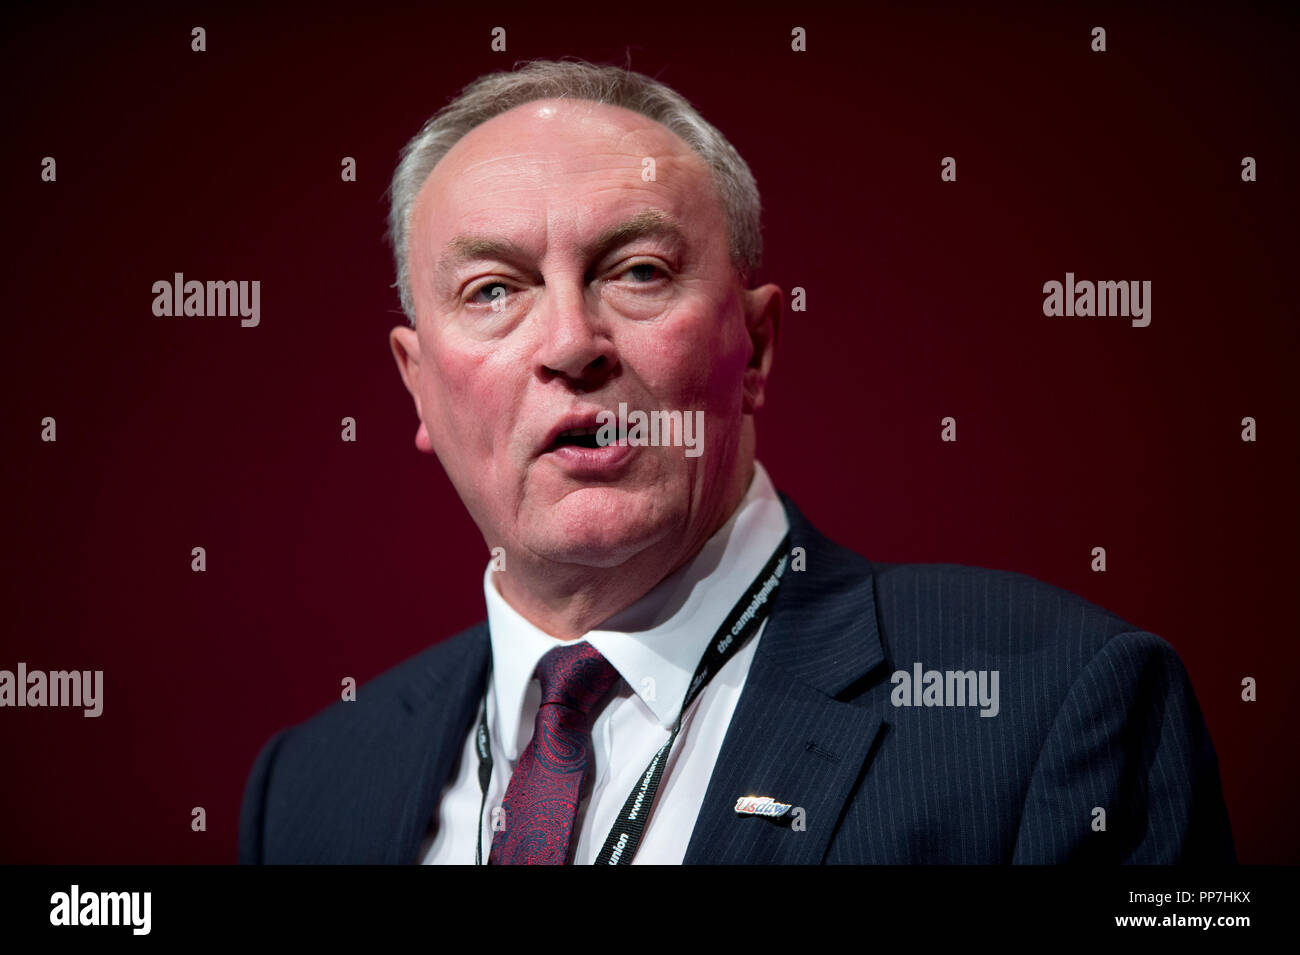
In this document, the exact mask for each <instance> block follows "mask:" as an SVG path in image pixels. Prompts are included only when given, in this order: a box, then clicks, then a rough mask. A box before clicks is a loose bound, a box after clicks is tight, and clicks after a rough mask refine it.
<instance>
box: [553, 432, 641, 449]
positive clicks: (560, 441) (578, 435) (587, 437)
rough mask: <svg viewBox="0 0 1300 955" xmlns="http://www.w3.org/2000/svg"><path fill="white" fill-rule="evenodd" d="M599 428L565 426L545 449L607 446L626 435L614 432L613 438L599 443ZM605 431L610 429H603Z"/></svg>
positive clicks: (617, 441)
mask: <svg viewBox="0 0 1300 955" xmlns="http://www.w3.org/2000/svg"><path fill="white" fill-rule="evenodd" d="M601 430H602V429H601V428H567V429H565V430H564V431H561V432H560V433H559V434H558V435H556V437H555V440H554V441H552V442H551V444H550V446H549V447H548V448H547V449H546V450H547V451H548V452H550V451H556V450H558V449H560V448H591V449H592V450H595V449H596V448H603V447H608V446H609V445H610V444H620V443H622V441H623V439H624V438H626V437H627V435H626V433H624V432H615V434H614V440H613V441H610V442H609V443H608V444H601V443H600V442H599V441H598V440H597V438H598V436H599V434H600V432H601ZM605 430H606V431H607V432H608V431H609V430H610V429H605Z"/></svg>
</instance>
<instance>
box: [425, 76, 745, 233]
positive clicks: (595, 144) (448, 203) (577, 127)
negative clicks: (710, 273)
mask: <svg viewBox="0 0 1300 955" xmlns="http://www.w3.org/2000/svg"><path fill="white" fill-rule="evenodd" d="M644 207H653V208H658V209H663V210H666V211H667V212H668V213H669V214H671V215H672V216H674V217H675V218H677V219H679V220H680V221H681V222H682V224H683V226H684V227H685V228H686V229H687V230H689V231H693V232H695V233H697V238H698V237H699V236H704V235H707V234H708V233H710V232H716V231H719V230H724V229H725V227H724V224H723V216H722V210H721V204H720V202H719V201H718V197H717V194H716V189H715V186H714V180H713V176H712V174H711V171H710V169H709V167H708V165H707V163H705V161H704V160H703V159H702V158H701V157H700V156H699V155H698V154H697V153H696V152H695V151H694V150H693V149H692V148H691V147H690V146H689V145H688V144H687V143H686V142H685V141H684V140H683V139H682V138H681V137H679V136H678V135H677V134H676V133H674V132H672V131H671V130H669V129H668V128H667V127H665V126H663V125H661V124H659V123H657V122H655V121H654V120H652V119H649V118H648V117H645V116H642V115H640V114H639V113H636V112H633V111H631V110H627V109H623V108H621V107H617V106H608V105H605V104H601V103H593V102H587V101H583V100H537V101H534V102H531V103H526V104H524V105H522V106H517V107H515V108H514V109H512V110H509V111H507V112H505V113H501V114H499V115H497V116H494V117H493V118H492V119H489V120H487V121H486V122H484V123H482V124H480V125H479V126H476V127H475V128H474V129H472V130H470V132H468V133H467V134H466V135H465V136H463V137H462V138H461V139H460V140H459V141H458V142H457V143H456V144H455V145H454V146H452V148H451V149H450V150H448V152H447V154H446V155H445V156H443V158H442V159H441V160H440V161H439V162H438V164H437V165H436V166H435V167H434V169H433V171H432V172H431V173H430V175H429V177H428V179H427V180H426V181H425V183H424V185H423V187H422V188H421V189H420V193H419V195H418V196H417V198H416V203H415V207H414V210H413V212H412V230H411V231H412V239H413V240H415V239H416V236H417V235H418V241H419V244H420V245H421V246H423V247H424V249H426V250H428V251H429V252H433V253H434V254H436V252H437V250H438V249H439V248H440V247H441V246H442V245H443V244H445V243H446V242H447V241H449V240H450V239H451V238H452V237H453V236H455V235H457V234H459V233H462V232H464V231H465V230H466V229H476V230H488V231H496V232H511V231H512V230H516V231H517V230H524V231H527V230H529V229H536V228H539V227H549V228H551V229H552V230H554V229H556V228H557V227H558V228H570V229H573V230H577V231H581V230H583V229H600V228H602V227H604V226H605V225H608V223H609V221H610V220H611V218H612V217H613V218H616V217H618V216H621V215H630V214H635V213H636V212H637V211H639V210H640V208H644ZM540 219H544V220H545V221H539V220H540Z"/></svg>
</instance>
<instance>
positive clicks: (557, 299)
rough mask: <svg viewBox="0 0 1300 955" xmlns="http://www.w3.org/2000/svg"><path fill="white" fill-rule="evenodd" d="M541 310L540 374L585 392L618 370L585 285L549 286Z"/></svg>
mask: <svg viewBox="0 0 1300 955" xmlns="http://www.w3.org/2000/svg"><path fill="white" fill-rule="evenodd" d="M541 310H542V314H541V315H540V316H538V317H539V318H540V319H541V322H540V334H541V343H540V344H539V345H538V349H537V359H536V360H537V368H538V373H539V374H540V375H542V376H543V377H544V378H545V379H547V380H549V379H552V378H563V379H565V381H566V383H568V384H570V385H571V386H573V387H575V388H578V389H580V390H584V391H589V390H592V389H594V388H598V387H600V386H601V385H602V384H604V382H605V381H606V380H607V379H608V378H609V377H610V375H612V374H613V373H614V371H615V369H616V368H617V367H618V353H617V351H616V350H615V348H614V343H613V342H612V341H611V340H610V337H609V328H608V324H607V322H606V321H605V320H604V319H603V318H602V317H601V314H600V305H599V303H598V302H593V301H590V300H589V298H588V295H587V290H586V288H585V286H584V285H583V284H582V281H581V280H580V279H578V280H576V281H566V280H564V279H559V280H556V281H552V282H550V283H548V284H547V288H546V295H545V296H543V301H542V305H541Z"/></svg>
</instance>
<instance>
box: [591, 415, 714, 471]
mask: <svg viewBox="0 0 1300 955" xmlns="http://www.w3.org/2000/svg"><path fill="white" fill-rule="evenodd" d="M596 422H597V424H598V425H599V427H598V428H597V430H596V445H597V446H598V447H602V448H603V447H607V446H608V445H611V444H624V443H626V444H629V445H631V446H632V447H634V448H640V447H673V448H682V447H684V448H685V449H686V456H687V457H688V458H698V457H699V456H700V455H701V454H703V453H704V412H703V411H694V412H691V411H632V412H629V411H628V410H627V402H625V401H620V402H619V403H618V413H617V414H615V413H614V412H613V411H601V412H599V413H598V414H597V415H596Z"/></svg>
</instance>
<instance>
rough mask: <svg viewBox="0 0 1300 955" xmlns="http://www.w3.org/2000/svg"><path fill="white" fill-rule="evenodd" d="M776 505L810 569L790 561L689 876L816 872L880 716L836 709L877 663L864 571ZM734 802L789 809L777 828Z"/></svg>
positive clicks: (790, 507) (710, 796) (697, 834)
mask: <svg viewBox="0 0 1300 955" xmlns="http://www.w3.org/2000/svg"><path fill="white" fill-rule="evenodd" d="M781 499H782V503H783V504H784V505H785V508H786V516H787V517H788V518H789V520H790V543H791V547H792V548H793V549H797V548H803V551H802V554H803V557H804V558H805V559H806V561H807V564H806V568H805V569H804V570H797V569H795V568H796V566H797V565H796V563H795V562H794V561H792V563H791V568H790V569H789V570H788V571H787V572H786V574H785V577H784V579H783V581H782V584H781V589H780V590H779V591H778V592H777V596H776V600H775V602H774V603H773V607H772V615H771V616H770V617H769V618H768V622H767V626H766V628H765V630H764V632H763V634H762V637H761V639H760V641H759V645H758V650H757V652H756V653H755V654H754V660H753V663H752V664H751V666H750V670H749V675H748V676H747V677H746V680H745V687H744V690H743V691H742V692H741V696H740V700H739V702H738V703H737V704H736V711H735V713H734V714H733V715H732V718H731V724H730V725H729V727H728V728H727V735H726V738H725V739H724V741H723V745H722V751H721V753H720V754H719V756H718V763H717V765H716V767H715V768H714V771H713V775H712V776H711V777H710V779H709V787H708V791H707V792H706V794H705V797H704V803H703V805H702V806H701V808H700V813H699V816H698V817H697V820H696V824H695V829H694V831H693V833H692V835H691V841H690V845H689V846H688V847H687V850H686V856H685V859H684V860H683V861H684V862H686V863H688V864H690V863H736V864H745V863H767V864H780V863H792V864H795V863H797V864H816V863H820V862H821V861H822V859H823V857H824V856H825V853H826V849H827V847H828V845H829V844H830V839H831V836H832V835H833V833H834V831H835V828H836V827H837V826H838V824H839V821H840V817H841V815H842V813H843V810H844V807H845V805H846V803H847V802H848V800H849V799H850V798H851V797H852V795H853V792H854V791H855V789H856V788H857V785H858V783H859V781H860V780H861V777H862V774H863V772H864V770H865V767H866V764H867V761H868V758H869V756H870V753H871V747H872V744H873V742H874V741H875V738H876V735H877V733H878V732H879V731H880V725H881V718H880V716H879V715H876V714H873V713H871V712H870V711H868V710H865V709H862V708H860V707H857V706H854V705H852V704H851V703H847V702H842V701H841V700H839V699H837V697H838V696H839V695H841V694H843V693H844V691H846V690H847V689H849V688H850V687H852V686H853V685H854V684H857V683H859V681H862V680H864V679H866V678H867V677H868V675H869V674H872V671H874V670H877V669H878V668H879V666H880V664H881V663H883V662H884V650H883V647H882V646H881V642H880V635H879V633H878V632H877V629H876V608H875V598H874V588H873V586H872V578H871V565H870V562H868V561H867V560H865V559H864V558H862V557H860V556H859V555H857V554H854V553H853V552H852V551H848V550H846V549H844V548H842V547H840V546H839V545H838V544H835V543H833V542H831V541H830V540H828V539H827V538H825V537H823V536H822V535H821V534H820V533H819V532H818V531H817V530H816V529H815V528H814V527H813V526H812V525H811V524H809V523H808V521H807V520H806V519H805V518H804V517H803V515H802V514H800V513H799V511H798V509H797V508H796V507H795V506H794V504H793V502H791V501H790V499H789V498H788V497H786V496H785V495H781ZM794 552H795V554H796V555H797V554H798V553H799V552H798V551H797V550H795V551H794ZM881 673H883V671H881ZM881 673H876V674H874V677H873V679H879V678H880V675H881ZM740 796H771V797H772V798H774V799H775V800H777V801H778V802H782V803H788V804H790V805H791V806H793V807H795V808H794V809H792V810H791V812H790V813H789V814H788V815H787V816H786V817H785V818H783V819H779V820H773V819H768V818H764V817H761V816H743V815H739V814H737V813H736V812H735V803H736V800H737V798H738V797H740Z"/></svg>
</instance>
